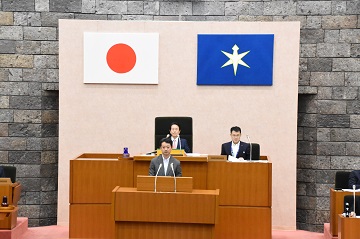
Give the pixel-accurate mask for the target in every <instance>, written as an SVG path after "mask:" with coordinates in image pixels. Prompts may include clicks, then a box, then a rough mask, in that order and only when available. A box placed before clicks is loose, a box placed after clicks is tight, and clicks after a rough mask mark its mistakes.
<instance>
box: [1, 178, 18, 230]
mask: <svg viewBox="0 0 360 239" xmlns="http://www.w3.org/2000/svg"><path fill="white" fill-rule="evenodd" d="M20 194H21V184H19V183H17V182H15V183H12V182H11V180H10V178H0V195H1V198H0V200H1V202H2V196H7V199H8V204H9V205H10V206H9V208H7V209H5V210H4V209H2V210H0V229H7V230H9V229H12V228H14V227H15V226H16V222H17V216H18V207H17V205H18V201H19V199H20Z"/></svg>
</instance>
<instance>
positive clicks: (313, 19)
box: [305, 16, 321, 29]
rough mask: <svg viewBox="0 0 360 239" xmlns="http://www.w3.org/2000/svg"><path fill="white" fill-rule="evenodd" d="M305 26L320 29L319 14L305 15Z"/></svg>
mask: <svg viewBox="0 0 360 239" xmlns="http://www.w3.org/2000/svg"><path fill="white" fill-rule="evenodd" d="M305 28H307V29H320V28H321V16H307V18H306V27H305Z"/></svg>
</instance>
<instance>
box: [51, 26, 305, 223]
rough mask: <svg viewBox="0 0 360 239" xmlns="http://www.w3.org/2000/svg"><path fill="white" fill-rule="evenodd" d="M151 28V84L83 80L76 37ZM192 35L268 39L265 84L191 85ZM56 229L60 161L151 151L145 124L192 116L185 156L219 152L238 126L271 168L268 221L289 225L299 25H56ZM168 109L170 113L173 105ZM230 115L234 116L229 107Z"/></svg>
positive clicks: (150, 129)
mask: <svg viewBox="0 0 360 239" xmlns="http://www.w3.org/2000/svg"><path fill="white" fill-rule="evenodd" d="M87 31H90V32H91V31H92V32H158V33H159V39H160V40H159V44H160V45H159V49H160V50H159V84H158V85H115V84H107V85H100V84H83V33H84V32H87ZM198 33H272V34H275V43H274V74H273V81H274V83H273V86H260V87H259V86H258V87H254V86H197V85H196V64H197V62H196V60H197V56H196V52H197V34H198ZM59 35H60V37H59V39H60V59H59V61H60V126H59V203H58V224H67V223H68V218H69V212H68V205H69V204H68V202H69V160H70V159H73V158H75V157H76V156H78V155H79V154H81V153H84V152H114V153H116V152H122V149H123V147H129V152H130V154H131V155H135V154H139V153H143V152H148V151H152V150H153V145H154V118H155V117H157V116H191V117H193V134H194V138H193V140H194V144H193V148H194V152H198V153H208V154H219V153H220V149H221V148H220V146H221V144H222V143H223V142H226V141H229V139H230V137H229V129H230V127H231V126H234V125H239V126H240V127H241V128H242V133H243V136H242V140H243V141H246V135H249V136H250V138H251V140H252V141H253V142H257V143H259V144H260V145H261V155H267V156H269V157H270V159H271V160H272V162H273V194H272V195H273V200H272V202H273V213H272V225H273V228H276V229H295V228H296V142H297V98H298V93H297V92H298V68H299V39H300V23H299V22H268V23H266V22H153V21H149V22H141V21H81V20H60V28H59ZM174 101H175V102H176V104H177V106H176V107H173V106H172V104H173V102H174ZM234 109H236V110H234Z"/></svg>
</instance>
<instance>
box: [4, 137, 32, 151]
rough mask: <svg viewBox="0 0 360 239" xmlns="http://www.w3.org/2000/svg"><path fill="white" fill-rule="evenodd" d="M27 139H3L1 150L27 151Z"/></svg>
mask: <svg viewBox="0 0 360 239" xmlns="http://www.w3.org/2000/svg"><path fill="white" fill-rule="evenodd" d="M25 149H26V139H25V138H21V137H16V138H14V137H1V138H0V150H25Z"/></svg>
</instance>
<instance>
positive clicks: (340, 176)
mask: <svg viewBox="0 0 360 239" xmlns="http://www.w3.org/2000/svg"><path fill="white" fill-rule="evenodd" d="M349 175H350V172H346V171H337V172H336V173H335V189H337V190H338V189H343V188H349V186H348V182H349Z"/></svg>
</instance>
